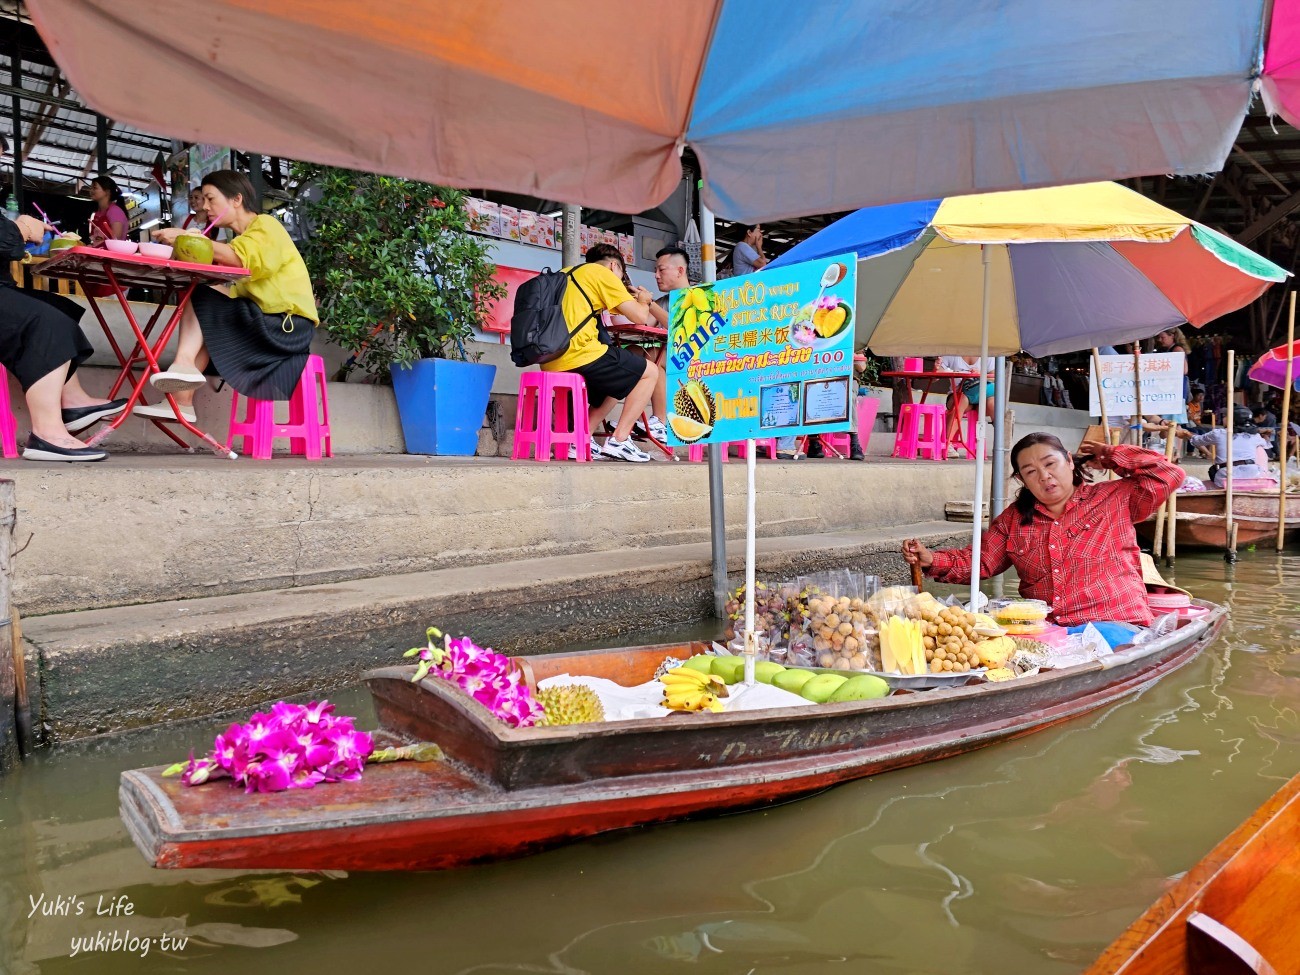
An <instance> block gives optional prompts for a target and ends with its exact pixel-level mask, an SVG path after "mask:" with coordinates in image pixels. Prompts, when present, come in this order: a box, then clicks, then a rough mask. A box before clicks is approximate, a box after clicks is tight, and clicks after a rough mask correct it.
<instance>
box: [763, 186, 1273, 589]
mask: <svg viewBox="0 0 1300 975" xmlns="http://www.w3.org/2000/svg"><path fill="white" fill-rule="evenodd" d="M849 251H853V252H856V253H857V255H858V294H857V299H858V300H857V308H856V310H855V315H856V318H855V322H856V328H857V338H858V340H859V342H862V343H866V344H868V345H870V347H871V349H872V350H873V351H874V352H876V353H879V354H885V355H889V354H897V355H930V354H971V353H976V354H979V355H982V356H987V355H990V354H993V355H1010V354H1012V353H1015V352H1018V351H1020V350H1021V349H1024V350H1026V351H1028V352H1029V353H1030V354H1031V355H1048V354H1050V353H1053V352H1071V351H1074V350H1077V349H1086V348H1088V347H1090V346H1096V345H1111V344H1114V343H1116V342H1128V341H1132V340H1135V339H1141V338H1146V337H1148V336H1150V335H1153V334H1155V333H1156V332H1158V331H1160V330H1162V329H1165V328H1170V327H1173V326H1175V325H1181V324H1183V323H1184V322H1190V323H1192V324H1193V325H1204V324H1205V323H1206V322H1208V321H1211V320H1213V319H1215V318H1218V317H1219V316H1220V315H1223V314H1226V313H1227V312H1230V311H1233V310H1235V309H1237V308H1240V307H1242V306H1243V305H1245V304H1247V303H1249V302H1251V301H1253V300H1254V299H1255V298H1257V297H1259V296H1260V295H1261V294H1263V292H1264V291H1265V289H1267V288H1268V287H1269V286H1270V285H1272V284H1274V283H1276V282H1278V281H1282V280H1284V279H1285V278H1286V277H1287V272H1286V271H1285V270H1283V269H1282V268H1280V267H1278V266H1277V265H1276V264H1273V263H1272V262H1271V261H1267V260H1265V259H1264V258H1262V257H1260V256H1259V255H1258V254H1256V253H1254V252H1253V251H1250V250H1247V249H1246V248H1245V247H1242V246H1241V245H1240V244H1238V243H1236V242H1235V241H1233V240H1231V239H1229V238H1228V237H1225V236H1223V235H1222V234H1220V233H1218V232H1216V231H1214V230H1211V229H1210V228H1209V227H1205V226H1202V225H1201V224H1198V223H1196V222H1195V221H1194V220H1189V219H1187V218H1186V217H1184V216H1182V215H1180V214H1178V213H1175V212H1174V211H1173V210H1170V209H1168V208H1166V207H1162V206H1160V205H1159V204H1158V203H1154V202H1152V201H1151V200H1148V199H1147V198H1146V197H1144V196H1142V195H1141V194H1138V193H1134V192H1133V191H1132V190H1129V189H1126V188H1124V187H1123V186H1120V185H1119V184H1117V183H1088V184H1084V185H1081V186H1063V187H1053V188H1050V189H1041V190H1021V191H1018V192H1011V193H986V194H982V195H979V196H965V197H956V198H949V199H947V200H930V201H926V202H921V203H907V204H898V205H895V206H885V207H876V208H874V209H869V210H859V211H858V212H857V213H854V214H850V215H849V216H847V217H845V218H844V219H843V220H839V221H837V222H835V223H833V224H831V225H830V226H829V227H827V228H826V229H825V230H822V231H821V232H820V233H817V234H814V235H813V236H812V237H810V238H808V239H807V240H806V241H804V242H803V243H802V244H799V245H798V246H797V247H794V248H792V249H791V250H790V251H788V252H787V253H785V254H783V255H782V256H781V257H780V258H779V259H778V260H776V261H773V262H772V264H773V265H774V266H780V265H784V264H794V263H797V262H800V261H811V260H815V259H817V258H821V257H828V256H830V255H832V254H844V253H847V252H849ZM979 389H980V400H979V406H978V412H977V413H976V414H975V415H976V416H983V415H984V407H985V396H986V392H987V387H986V385H985V384H984V383H980V384H979ZM976 430H977V431H978V434H977V446H976V450H975V455H976V457H977V462H976V477H975V502H974V509H973V510H975V511H979V510H980V506H981V505H982V503H983V494H984V472H983V468H984V444H983V438H984V424H982V423H981V424H978V425H977V427H976ZM982 530H983V529H982V522H981V520H980V519H978V518H976V519H975V522H974V531H973V533H972V534H973V542H972V548H973V552H974V561H973V568H972V573H971V599H972V601H974V600H975V599H976V598H977V595H978V592H979V565H980V540H981V533H982Z"/></svg>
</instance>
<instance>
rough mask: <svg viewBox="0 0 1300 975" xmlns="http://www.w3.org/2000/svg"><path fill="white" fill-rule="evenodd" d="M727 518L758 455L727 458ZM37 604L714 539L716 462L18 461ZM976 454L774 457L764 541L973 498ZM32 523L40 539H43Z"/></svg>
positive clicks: (190, 593) (734, 514) (30, 611)
mask: <svg viewBox="0 0 1300 975" xmlns="http://www.w3.org/2000/svg"><path fill="white" fill-rule="evenodd" d="M725 470H726V474H725V484H726V499H727V527H728V533H729V534H730V535H731V537H732V538H738V537H740V536H741V534H742V533H743V528H744V514H745V506H744V490H745V468H744V464H743V463H737V462H736V461H735V460H734V459H733V461H732V462H731V463H729V464H727V465H726V469H725ZM0 471H3V472H4V476H10V477H13V479H14V481H15V482H16V487H17V504H18V515H17V530H16V538H17V542H18V544H19V545H20V546H22V545H24V544H26V547H25V548H24V549H23V551H22V552H21V554H20V555H18V557H17V558H16V560H15V573H16V577H15V590H14V599H15V602H16V604H17V605H18V606H19V607H20V608H21V609H22V611H23V613H24V615H26V616H34V615H38V614H43V613H58V612H69V611H74V610H86V609H92V608H98V607H107V606H119V605H124V604H129V603H151V602H158V601H162V600H167V599H178V598H179V599H185V598H194V597H200V596H214V595H224V594H231V593H241V592H255V591H259V590H267V589H277V588H292V587H298V586H305V585H316V584H324V583H332V582H339V581H344V580H351V579H360V578H369V577H378V576H386V575H392V574H396V573H408V572H421V571H429V570H434V569H446V568H456V567H460V566H470V565H483V564H488V563H493V562H512V561H519V560H527V559H530V558H540V557H546V556H556V555H572V554H580V553H587V552H593V553H594V552H611V551H617V550H622V549H631V550H636V549H641V548H651V547H656V546H663V545H675V544H685V543H694V542H705V541H707V540H708V532H709V504H708V473H707V465H705V464H690V463H685V462H681V463H675V464H674V463H653V464H642V465H630V464H618V463H614V462H608V461H607V462H602V463H597V464H583V465H577V464H568V463H554V464H536V463H527V464H525V463H512V462H509V461H501V460H495V459H474V460H466V461H461V462H454V461H448V460H435V459H432V458H419V457H406V456H400V457H384V458H368V459H361V458H336V459H334V460H333V461H326V462H319V463H308V462H306V461H302V460H288V459H285V460H279V459H277V460H274V461H271V462H260V463H259V462H253V461H249V460H239V461H233V462H232V461H223V460H219V459H217V458H215V457H211V456H207V455H196V456H187V457H180V458H175V457H166V456H127V455H121V456H114V457H112V458H110V459H109V460H108V461H106V462H105V463H102V464H94V465H85V466H74V467H65V466H59V465H42V464H31V463H23V462H22V461H7V462H4V463H3V464H0ZM973 487H974V465H973V464H971V463H966V462H963V463H959V462H955V461H953V462H949V463H942V464H941V463H930V462H914V463H900V462H889V461H884V460H882V461H875V460H872V461H869V462H867V463H865V464H851V463H848V462H842V461H824V462H802V463H793V464H792V463H767V462H763V463H761V464H760V468H759V472H758V490H759V500H758V532H759V534H760V535H761V536H764V537H782V536H793V535H819V534H825V533H833V532H840V531H851V532H865V533H871V532H873V531H882V532H883V531H887V530H889V529H891V528H892V527H893V526H896V525H900V524H908V523H915V522H924V521H931V520H942V518H943V509H944V504H945V503H946V502H948V501H952V500H964V499H969V498H970V496H971V494H972V492H973ZM29 536H30V540H29Z"/></svg>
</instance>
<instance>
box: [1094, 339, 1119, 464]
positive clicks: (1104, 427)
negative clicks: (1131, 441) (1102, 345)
mask: <svg viewBox="0 0 1300 975" xmlns="http://www.w3.org/2000/svg"><path fill="white" fill-rule="evenodd" d="M1092 374H1093V381H1094V382H1095V383H1096V384H1097V403H1098V404H1099V405H1100V409H1101V431H1102V440H1104V441H1105V442H1106V443H1108V444H1110V443H1114V441H1113V440H1112V439H1111V436H1110V418H1109V417H1107V416H1106V396H1105V394H1104V393H1103V392H1102V389H1101V356H1100V355H1099V354H1098V352H1097V347H1096V346H1095V345H1094V346H1093V347H1092ZM1110 474H1111V472H1110V471H1107V472H1106V479H1107V480H1109V479H1110Z"/></svg>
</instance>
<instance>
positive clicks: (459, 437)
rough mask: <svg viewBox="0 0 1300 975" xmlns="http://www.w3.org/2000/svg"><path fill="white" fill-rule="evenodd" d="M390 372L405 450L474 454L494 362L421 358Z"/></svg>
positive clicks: (465, 455) (456, 455) (462, 455)
mask: <svg viewBox="0 0 1300 975" xmlns="http://www.w3.org/2000/svg"><path fill="white" fill-rule="evenodd" d="M391 372H392V375H393V393H394V395H395V396H396V397H397V415H398V416H399V417H400V418H401V421H402V436H403V437H405V438H406V452H407V453H408V454H439V455H443V456H455V457H473V456H474V452H475V451H476V450H477V449H478V432H479V430H481V429H482V427H483V416H484V414H485V413H486V412H487V404H488V396H489V394H490V393H491V392H492V380H493V378H495V376H496V372H497V367H496V366H490V365H484V364H482V363H479V362H456V361H453V360H451V359H421V360H420V361H419V362H417V363H415V365H413V366H411V367H410V368H404V367H402V366H393V367H392V368H391Z"/></svg>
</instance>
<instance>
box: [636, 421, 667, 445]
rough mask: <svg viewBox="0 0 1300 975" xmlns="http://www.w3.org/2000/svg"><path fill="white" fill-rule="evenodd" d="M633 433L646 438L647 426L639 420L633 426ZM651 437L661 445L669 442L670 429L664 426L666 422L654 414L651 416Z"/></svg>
mask: <svg viewBox="0 0 1300 975" xmlns="http://www.w3.org/2000/svg"><path fill="white" fill-rule="evenodd" d="M632 432H633V433H636V434H639V435H640V436H643V437H644V436H645V432H646V429H645V424H644V423H642V422H641V421H640V420H637V421H636V423H634V424H632ZM650 436H652V437H654V439H656V440H658V441H659V442H660V443H667V442H668V428H667V427H665V426H664V421H663V420H661V419H659V417H657V416H655V415H654V414H651V416H650Z"/></svg>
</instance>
